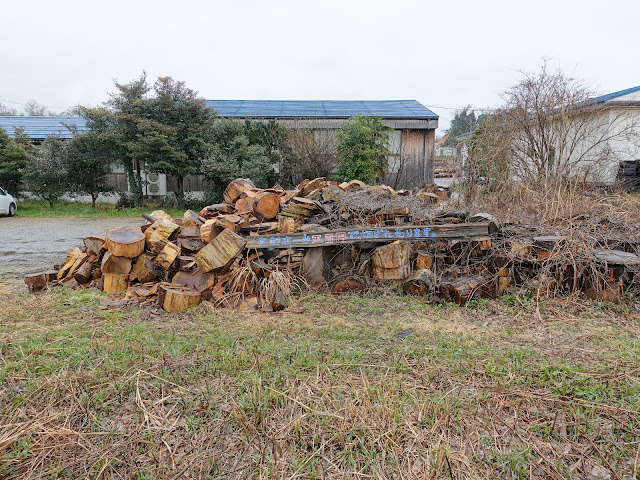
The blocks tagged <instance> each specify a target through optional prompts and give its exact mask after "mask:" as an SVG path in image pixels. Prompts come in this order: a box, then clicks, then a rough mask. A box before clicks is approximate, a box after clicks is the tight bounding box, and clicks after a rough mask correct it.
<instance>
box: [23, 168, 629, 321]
mask: <svg viewBox="0 0 640 480" xmlns="http://www.w3.org/2000/svg"><path fill="white" fill-rule="evenodd" d="M444 197H445V196H444V195H443V194H442V193H441V190H439V189H438V188H437V187H435V186H426V187H425V188H422V189H420V190H418V191H414V192H407V191H394V190H393V189H392V188H390V187H388V186H384V185H376V186H367V185H365V184H363V183H362V182H359V181H351V182H345V183H337V182H331V181H326V180H325V179H322V178H317V179H314V180H305V181H303V182H302V183H301V184H300V185H298V187H297V188H296V189H295V190H286V189H284V188H282V187H280V186H279V185H276V186H274V187H272V188H268V189H260V188H256V187H255V185H254V184H253V183H252V182H251V181H250V180H247V179H237V180H235V181H233V182H231V183H230V184H229V185H228V187H227V188H226V189H225V191H224V201H223V202H222V203H219V204H215V205H209V206H206V207H204V208H203V209H202V210H201V211H200V212H194V211H191V210H187V211H186V212H185V213H184V215H183V217H182V218H172V217H171V216H169V215H168V214H166V213H165V212H163V211H161V210H158V211H155V212H152V213H151V214H150V215H143V217H144V218H145V219H146V224H145V225H143V226H141V227H135V226H129V227H117V228H111V229H109V230H108V231H107V232H106V235H105V236H104V238H101V237H87V238H85V239H84V245H83V246H81V247H77V248H74V249H72V250H71V251H70V252H69V253H68V255H67V258H66V261H65V262H64V264H62V265H58V266H57V267H56V268H55V269H54V270H52V271H47V272H43V273H38V274H35V275H29V276H27V278H26V279H25V282H26V284H27V285H28V287H29V289H30V290H31V291H32V292H37V291H40V290H42V289H44V288H45V287H46V286H47V285H53V284H62V285H67V286H68V287H71V288H89V287H95V288H98V289H101V290H104V291H105V292H106V293H108V294H112V295H120V296H122V297H123V300H122V301H127V302H128V301H135V302H149V303H155V304H158V305H159V306H161V307H162V308H164V309H165V310H167V311H169V312H180V311H183V310H185V309H187V308H189V307H192V306H194V305H197V304H199V303H201V302H206V303H207V305H209V306H211V307H240V308H246V309H250V310H259V311H277V310H280V309H283V308H285V307H286V306H287V303H288V301H289V300H290V299H291V297H292V295H293V293H295V292H296V291H298V290H301V289H302V288H304V287H307V286H313V287H318V286H322V285H328V286H329V288H331V290H332V291H333V292H334V293H342V292H353V291H359V290H362V289H364V288H366V287H367V286H368V285H370V284H371V283H373V282H376V281H392V282H398V283H400V284H402V285H403V288H404V290H405V291H406V292H407V293H411V294H418V295H426V294H430V295H431V296H432V297H433V298H434V299H442V300H448V301H454V302H456V303H459V304H464V303H467V302H468V301H470V300H471V299H473V298H475V297H478V296H495V295H501V294H503V293H505V292H507V291H513V290H514V289H516V288H522V287H523V286H527V287H528V288H530V289H531V288H534V287H531V285H532V284H535V283H536V282H537V285H538V286H539V285H541V284H542V282H543V279H546V280H544V281H545V282H546V283H545V286H552V287H553V291H558V290H559V289H565V290H567V289H568V290H571V289H573V290H575V289H576V288H581V289H583V290H586V289H588V288H592V289H593V288H594V286H595V287H598V288H600V286H601V285H603V286H604V288H608V286H609V285H610V284H611V283H614V281H615V282H617V283H616V285H618V284H619V285H621V288H627V287H628V285H629V281H630V279H633V278H634V276H633V274H632V273H630V272H631V269H632V268H631V267H632V266H634V265H636V264H640V259H639V258H638V257H636V256H635V254H634V253H630V252H626V253H625V252H623V253H620V252H618V251H617V250H607V249H604V248H603V249H602V251H601V252H599V253H597V254H596V256H594V257H593V258H589V261H591V262H592V263H593V262H595V263H596V264H598V265H600V264H604V265H605V267H604V268H603V269H601V270H602V272H604V273H606V274H607V275H609V276H610V277H611V279H610V280H609V281H608V283H604V284H603V283H602V281H600V280H597V281H593V280H592V281H589V282H584V281H583V280H582V278H583V277H584V276H585V274H584V273H583V272H578V273H576V272H577V270H576V268H577V267H576V261H575V258H576V255H575V254H574V255H573V264H571V263H570V262H569V261H568V260H564V258H565V257H562V258H563V260H562V261H560V260H558V258H559V257H558V253H559V252H564V250H562V249H561V248H560V246H561V245H565V244H569V243H570V242H567V241H565V239H563V238H562V237H560V236H554V237H551V236H546V237H545V236H541V235H540V234H539V232H538V235H531V236H530V237H526V236H525V235H515V234H513V228H511V227H509V226H506V227H500V225H499V222H498V221H497V219H495V218H494V217H493V216H491V215H489V214H476V215H469V212H466V211H458V210H443V209H441V208H439V204H440V203H441V202H442V201H443V200H444ZM526 238H529V240H526ZM627 250H629V249H627ZM612 252H613V253H612ZM585 255H587V256H589V255H590V254H585ZM554 262H555V263H554ZM563 262H564V263H563ZM615 262H618V263H615ZM618 264H623V265H624V267H623V268H617V267H615V268H613V267H612V268H613V269H609V270H607V268H609V267H608V266H609V265H611V266H615V265H618ZM551 265H553V267H552V268H551V267H550V266H551ZM554 282H555V283H554ZM534 286H535V285H534ZM569 287H571V288H569ZM536 288H538V290H540V288H539V287H536ZM616 288H617V287H616ZM600 290H602V289H600Z"/></svg>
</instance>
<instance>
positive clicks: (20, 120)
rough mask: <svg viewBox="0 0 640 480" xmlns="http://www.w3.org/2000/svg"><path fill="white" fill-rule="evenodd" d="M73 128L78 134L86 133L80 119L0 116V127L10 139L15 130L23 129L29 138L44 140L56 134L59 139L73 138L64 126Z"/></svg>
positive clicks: (82, 121)
mask: <svg viewBox="0 0 640 480" xmlns="http://www.w3.org/2000/svg"><path fill="white" fill-rule="evenodd" d="M65 125H69V126H71V127H73V126H75V128H77V130H78V132H86V131H87V130H88V128H87V127H86V125H85V121H84V118H82V117H3V116H0V127H2V128H4V129H5V130H6V131H7V133H8V134H9V136H10V137H13V136H14V134H15V129H16V128H19V127H23V128H24V132H25V133H26V134H27V135H29V137H31V138H33V139H37V140H44V139H45V138H47V136H48V135H51V134H57V135H59V136H60V138H73V135H72V134H71V131H70V130H69V129H68V128H67V127H66V126H65Z"/></svg>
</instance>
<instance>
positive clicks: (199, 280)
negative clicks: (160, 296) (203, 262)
mask: <svg viewBox="0 0 640 480" xmlns="http://www.w3.org/2000/svg"><path fill="white" fill-rule="evenodd" d="M215 281H216V275H215V274H214V273H211V272H209V273H205V272H203V271H202V270H201V269H199V268H196V269H195V270H192V271H190V272H178V273H176V274H175V275H174V276H173V279H172V280H171V283H175V284H178V285H182V286H183V287H186V288H190V289H191V290H195V291H196V292H199V293H202V292H204V291H205V290H207V289H209V288H211V287H213V284H214V283H215Z"/></svg>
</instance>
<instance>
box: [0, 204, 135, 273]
mask: <svg viewBox="0 0 640 480" xmlns="http://www.w3.org/2000/svg"><path fill="white" fill-rule="evenodd" d="M144 223H145V221H144V220H143V219H142V218H97V219H96V218H76V217H71V218H65V217H61V218H21V217H19V216H18V217H0V279H1V278H20V277H23V276H24V275H25V274H28V273H36V272H39V271H43V270H49V269H51V268H52V267H53V265H54V264H56V263H63V262H64V259H65V257H66V255H67V252H68V251H69V250H71V249H72V248H73V247H79V246H82V239H83V238H84V237H88V236H99V237H104V234H105V233H106V231H107V229H108V228H110V227H120V226H125V225H142V224H144Z"/></svg>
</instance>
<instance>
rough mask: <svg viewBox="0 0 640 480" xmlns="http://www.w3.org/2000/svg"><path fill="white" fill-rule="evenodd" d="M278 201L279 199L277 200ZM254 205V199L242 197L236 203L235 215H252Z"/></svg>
mask: <svg viewBox="0 0 640 480" xmlns="http://www.w3.org/2000/svg"><path fill="white" fill-rule="evenodd" d="M278 201H279V199H278ZM255 204H256V199H255V198H254V197H250V196H244V197H241V198H239V199H238V200H237V201H236V214H237V215H240V214H243V213H253V207H254V205H255Z"/></svg>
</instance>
